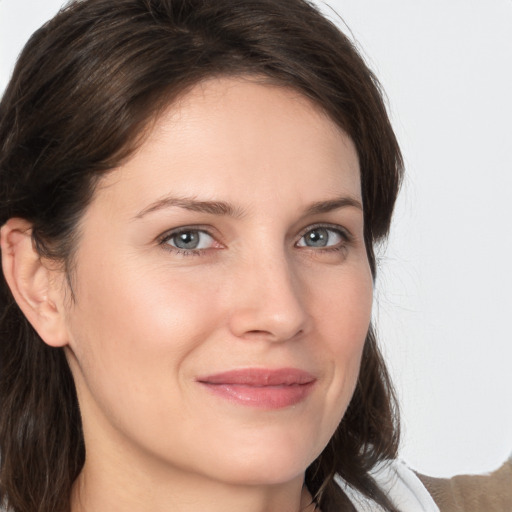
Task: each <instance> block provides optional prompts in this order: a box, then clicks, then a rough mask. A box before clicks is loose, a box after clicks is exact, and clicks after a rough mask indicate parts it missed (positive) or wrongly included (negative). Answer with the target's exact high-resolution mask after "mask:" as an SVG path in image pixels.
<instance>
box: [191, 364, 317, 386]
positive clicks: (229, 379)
mask: <svg viewBox="0 0 512 512" xmlns="http://www.w3.org/2000/svg"><path fill="white" fill-rule="evenodd" d="M315 380H316V378H315V377H314V376H313V375H312V374H311V373H309V372H307V371H304V370H299V369H297V368H277V369H269V368H244V369H236V370H230V371H226V372H221V373H215V374H212V375H206V376H204V377H199V378H198V379H197V381H198V382H201V383H203V384H218V385H221V384H224V385H230V384H231V385H243V386H254V387H265V386H293V385H301V384H309V383H312V382H314V381H315Z"/></svg>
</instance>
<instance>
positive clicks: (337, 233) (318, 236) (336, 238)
mask: <svg viewBox="0 0 512 512" xmlns="http://www.w3.org/2000/svg"><path fill="white" fill-rule="evenodd" d="M347 238H348V237H347V235H346V234H345V233H344V232H343V231H342V230H341V229H336V228H329V227H325V226H318V227H315V228H312V229H309V230H308V231H306V232H305V233H304V234H303V235H302V237H301V238H300V240H299V241H298V242H297V247H311V248H319V249H325V248H333V249H334V248H337V247H339V246H340V245H342V244H343V242H346V241H347Z"/></svg>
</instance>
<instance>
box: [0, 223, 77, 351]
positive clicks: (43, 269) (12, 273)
mask: <svg viewBox="0 0 512 512" xmlns="http://www.w3.org/2000/svg"><path fill="white" fill-rule="evenodd" d="M0 244H1V248H2V269H3V273H4V276H5V280H6V281H7V284H8V286H9V288H10V289H11V293H12V294H13V296H14V299H15V300H16V302H17V304H18V306H19V307H20V309H21V310H22V311H23V313H24V315H25V316H26V318H27V319H28V321H29V322H30V323H31V324H32V327H34V329H35V330H36V331H37V333H38V334H39V336H40V337H41V338H42V339H43V341H44V342H45V343H47V344H48V345H50V346H54V347H62V346H65V345H67V341H68V336H67V330H66V327H65V322H64V311H63V307H62V304H63V300H62V299H63V297H62V295H63V293H64V291H63V289H62V285H61V284H59V283H58V282H57V281H58V280H57V279H56V278H55V275H56V273H57V271H56V270H52V269H50V268H48V267H47V266H45V265H44V262H43V261H42V260H41V258H40V256H39V254H38V253H37V251H36V250H35V247H34V244H33V241H32V225H31V224H30V223H29V222H28V221H26V220H24V219H19V218H11V219H9V220H8V221H7V222H6V223H5V224H4V225H3V226H2V227H1V228H0Z"/></svg>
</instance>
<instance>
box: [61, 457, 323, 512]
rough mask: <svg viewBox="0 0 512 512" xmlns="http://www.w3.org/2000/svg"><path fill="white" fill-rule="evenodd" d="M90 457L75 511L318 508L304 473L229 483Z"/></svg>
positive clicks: (302, 511) (297, 511)
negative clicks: (265, 481) (259, 482)
mask: <svg viewBox="0 0 512 512" xmlns="http://www.w3.org/2000/svg"><path fill="white" fill-rule="evenodd" d="M95 459H97V457H94V456H93V455H92V456H90V454H89V453H88V458H87V461H86V464H85V465H84V468H83V470H82V472H81V473H80V475H79V477H78V478H77V480H76V482H75V485H74V487H73V492H72V499H71V511H72V512H93V511H96V510H109V511H110V512H131V511H133V510H137V511H138V512H171V511H172V512H235V511H236V512H239V511H240V510H243V511H244V512H314V511H315V510H317V509H315V506H314V505H312V497H311V495H310V494H309V492H308V490H307V489H306V487H305V486H304V485H303V479H304V475H300V476H298V477H296V478H295V479H293V480H291V481H289V482H285V483H280V484H272V485H249V484H247V485H243V484H236V485H235V484H230V483H226V482H221V481H214V480H211V479H210V478H203V477H201V476H200V475H197V474H189V473H187V472H184V471H176V470H173V469H170V468H163V467H160V468H157V467H155V466H153V467H152V468H148V467H147V465H140V461H138V464H133V465H130V464H126V461H125V463H124V464H123V465H119V463H118V462H117V461H114V460H112V459H110V460H109V457H106V456H105V454H103V457H102V460H101V461H100V460H95Z"/></svg>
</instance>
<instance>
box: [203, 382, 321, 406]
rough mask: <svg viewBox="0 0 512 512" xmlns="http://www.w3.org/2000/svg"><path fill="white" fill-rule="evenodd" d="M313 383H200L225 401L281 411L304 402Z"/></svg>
mask: <svg viewBox="0 0 512 512" xmlns="http://www.w3.org/2000/svg"><path fill="white" fill-rule="evenodd" d="M314 383H315V382H314V381H312V382H308V383H305V384H291V385H279V386H250V385H246V384H211V383H208V382H201V384H203V385H204V386H206V387H207V388H208V389H209V390H210V391H211V392H212V393H214V394H216V395H218V396H220V397H222V398H224V399H226V400H229V401H231V402H236V403H239V404H242V405H246V406H249V407H257V408H261V409H283V408H285V407H291V406H292V405H296V404H298V403H300V402H302V401H303V400H305V398H306V397H307V395H308V394H309V393H310V391H311V389H312V388H313V385H314Z"/></svg>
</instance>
